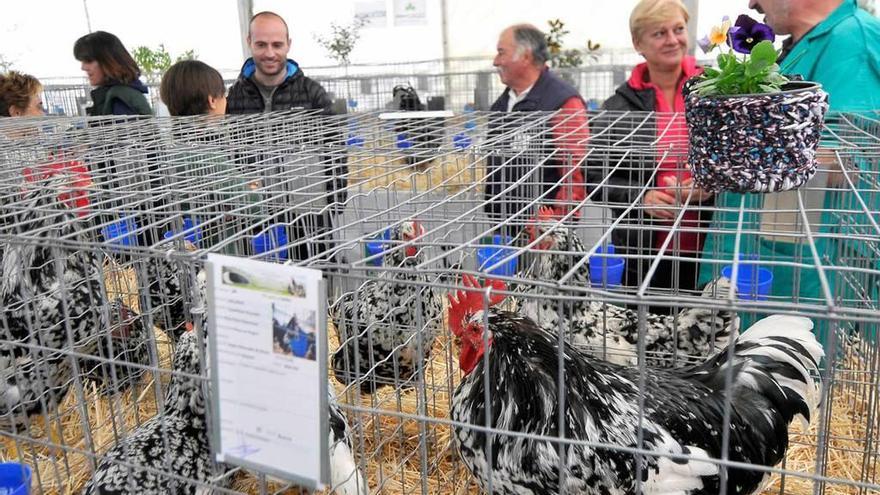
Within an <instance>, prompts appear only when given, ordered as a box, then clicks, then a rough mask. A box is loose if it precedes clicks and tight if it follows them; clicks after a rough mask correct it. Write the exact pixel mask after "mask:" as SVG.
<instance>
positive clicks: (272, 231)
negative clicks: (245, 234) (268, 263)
mask: <svg viewBox="0 0 880 495" xmlns="http://www.w3.org/2000/svg"><path fill="white" fill-rule="evenodd" d="M251 244H252V245H253V248H254V253H256V254H263V253H265V252H267V251H272V250H274V249H277V248H279V247H282V246H286V245H287V230H286V229H285V226H284V225H273V226H272V227H270V228H269V230H267V231H266V232H263V233H262V234H260V235H258V236H256V237H254V238H253V239H252V240H251ZM288 257H289V255H288V253H287V250H286V249H282V250H281V251H276V252H274V253H272V254H271V255H269V259H272V260H278V261H287V258H288Z"/></svg>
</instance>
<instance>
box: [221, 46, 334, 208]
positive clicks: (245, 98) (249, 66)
mask: <svg viewBox="0 0 880 495" xmlns="http://www.w3.org/2000/svg"><path fill="white" fill-rule="evenodd" d="M255 72H256V64H255V63H254V60H253V59H252V58H249V59H247V60H246V61H245V63H244V65H243V66H242V68H241V73H240V74H239V76H238V80H237V81H236V82H235V84H233V85H232V87H231V88H229V94H228V95H227V97H226V113H227V114H230V115H240V114H253V113H262V112H264V111H284V110H321V112H319V115H318V116H316V117H315V119H318V120H317V121H316V122H315V124H314V125H316V126H321V127H324V128H325V129H326V131H325V132H323V133H322V137H323V142H322V143H320V144H321V145H323V146H324V147H325V148H326V149H328V151H329V150H335V152H332V153H328V154H327V155H325V156H322V157H321V160H322V161H323V162H324V163H326V164H328V165H329V166H328V167H327V168H326V169H325V174H326V175H327V176H328V177H331V176H332V177H333V179H332V180H331V181H328V184H327V192H328V193H329V194H328V196H327V203H328V204H333V203H334V202H335V203H336V205H337V207H336V208H335V209H334V211H337V212H338V211H341V210H342V206H341V205H342V204H343V203H344V202H345V201H346V199H347V197H348V191H347V190H346V187H347V185H348V179H347V175H348V166H347V165H346V161H347V158H346V154H345V151H344V146H345V137H344V135H343V134H342V131H341V129H342V128H343V127H342V126H341V125H339V123H338V122H329V121H326V120H322V116H330V115H333V100H332V99H331V98H330V96H329V95H328V94H327V92H326V91H324V88H323V87H322V86H321V84H320V83H318V82H317V81H315V80H313V79H310V78H308V77H306V76H305V74H303V71H302V70H301V69H300V68H299V65H297V63H296V62H294V61H293V60H289V59H288V61H287V77H286V78H285V79H284V81H283V82H282V83H281V84H280V85H279V86H278V87H277V88H275V92H274V93H273V94H272V108H270V109H268V110H266V108H265V103H264V101H263V96H262V94H260V89H259V88H258V87H257V84H256V83H255V82H254V73H255ZM326 124H329V125H326ZM325 125H326V126H325ZM279 134H280V135H285V133H283V132H282V133H279Z"/></svg>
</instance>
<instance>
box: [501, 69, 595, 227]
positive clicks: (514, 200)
mask: <svg viewBox="0 0 880 495" xmlns="http://www.w3.org/2000/svg"><path fill="white" fill-rule="evenodd" d="M575 97H576V98H581V96H580V94H578V91H577V89H575V88H574V86H572V85H571V84H569V83H567V82H566V81H564V80H562V79H561V78H559V77H558V76H556V75H555V74H553V73H552V72H551V71H550V70H549V69H547V68H545V69H544V71H543V72H542V73H541V75H540V76H539V77H538V80H537V81H535V84H534V85H533V86H532V89H531V90H529V92H528V94H526V96H525V98H523V100H522V101H520V102H517V104H516V105H514V107H513V112H535V111H543V112H552V111H556V110H559V109H560V108H561V107H562V105H563V104H564V103H565V102H566V101H568V100H569V99H571V98H575ZM509 98H510V88H507V89H505V90H504V92H503V93H502V94H501V96H500V97H499V98H498V99H497V100H495V103H493V104H492V107H491V110H492V111H493V112H507V105H508V102H509ZM549 131H550V129H549V128H547V127H544V126H528V128H527V129H523V125H522V119H521V117H516V116H511V118H509V119H508V118H499V119H493V120H492V121H491V122H490V123H489V138H490V139H497V138H499V137H500V136H504V135H509V136H510V137H509V138H508V139H505V140H502V142H500V143H499V144H500V152H499V153H493V154H491V155H490V156H489V157H488V161H487V168H486V191H485V197H486V203H485V207H484V208H485V210H486V213H488V214H489V215H490V217H491V218H493V219H494V220H495V221H502V220H505V219H507V218H510V217H511V216H513V215H515V214H516V213H517V212H519V211H521V210H524V209H525V208H526V206H527V205H528V204H529V203H530V202H531V201H533V200H534V199H535V198H536V197H538V195H540V194H542V193H546V195H545V196H544V198H545V199H544V201H543V202H544V203H552V200H553V199H554V198H555V197H556V191H557V185H558V184H559V181H560V179H561V177H562V175H561V174H560V170H559V168H560V167H559V163H558V162H557V161H556V160H547V159H546V156H547V155H549V154H550V153H551V152H552V151H553V146H552V141H551V139H549V138H548V135H549ZM524 135H527V136H528V137H529V139H528V140H527V142H528V143H529V144H528V145H527V149H526V150H523V149H521V148H522V145H521V144H520V145H518V144H517V143H516V141H517V139H521V138H523V136H524ZM538 164H540V166H541V170H540V171H536V170H535V167H536V166H537V165H538ZM526 175H528V177H529V178H528V179H527V180H526V181H524V182H523V183H522V184H521V185H519V186H517V187H515V188H513V190H511V191H507V192H504V193H503V192H502V191H504V190H505V189H506V188H507V187H508V186H510V185H511V184H513V183H516V182H517V181H519V180H520V179H521V178H522V177H523V176H526ZM530 213H533V212H528V211H527V212H525V215H529V214H530ZM522 220H524V218H522V217H520V221H522ZM517 232H518V229H517V228H516V227H513V228H508V229H505V234H508V235H515V234H516V233H517Z"/></svg>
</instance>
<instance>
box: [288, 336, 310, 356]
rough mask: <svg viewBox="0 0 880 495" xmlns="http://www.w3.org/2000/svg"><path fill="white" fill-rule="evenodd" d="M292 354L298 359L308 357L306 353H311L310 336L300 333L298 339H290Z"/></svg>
mask: <svg viewBox="0 0 880 495" xmlns="http://www.w3.org/2000/svg"><path fill="white" fill-rule="evenodd" d="M290 352H292V353H293V355H294V356H296V357H306V353H308V352H309V336H308V334H306V333H305V332H299V333H297V335H296V337H293V338H292V339H290Z"/></svg>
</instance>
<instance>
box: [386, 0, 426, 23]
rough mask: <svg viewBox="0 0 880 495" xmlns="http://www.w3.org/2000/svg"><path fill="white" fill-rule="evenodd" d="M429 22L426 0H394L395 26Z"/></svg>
mask: <svg viewBox="0 0 880 495" xmlns="http://www.w3.org/2000/svg"><path fill="white" fill-rule="evenodd" d="M427 23H428V9H427V6H426V5H425V0H394V25H395V26H423V25H425V24H427Z"/></svg>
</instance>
